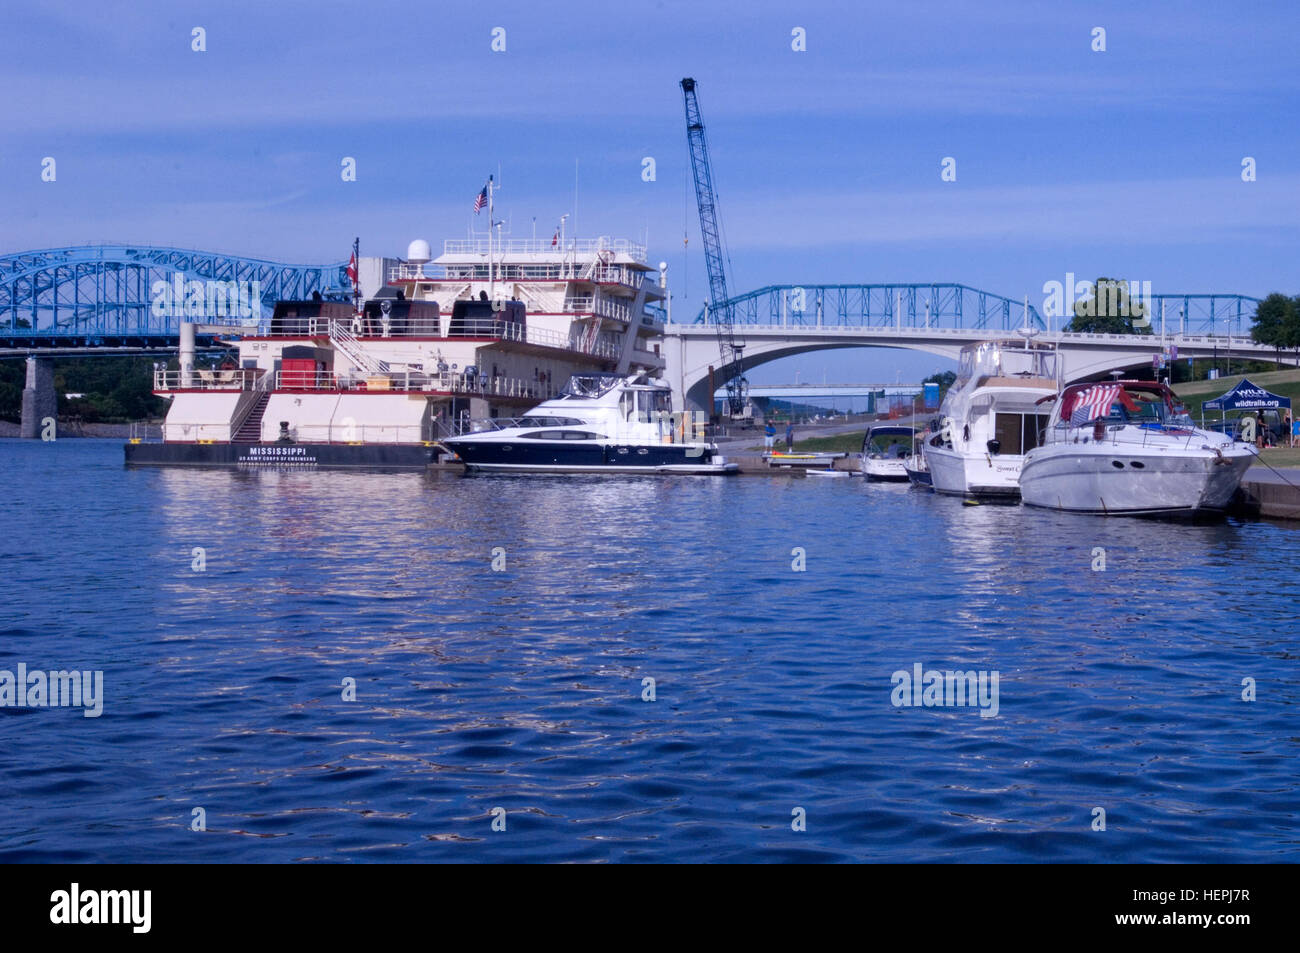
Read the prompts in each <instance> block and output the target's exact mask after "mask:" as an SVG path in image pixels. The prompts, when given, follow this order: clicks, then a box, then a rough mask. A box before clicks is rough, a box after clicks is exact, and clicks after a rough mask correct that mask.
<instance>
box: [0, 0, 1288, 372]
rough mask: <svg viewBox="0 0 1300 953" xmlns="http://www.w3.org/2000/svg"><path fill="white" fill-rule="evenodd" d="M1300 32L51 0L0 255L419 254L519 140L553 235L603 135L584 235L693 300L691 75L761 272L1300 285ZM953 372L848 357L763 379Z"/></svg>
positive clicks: (11, 78)
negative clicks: (645, 264)
mask: <svg viewBox="0 0 1300 953" xmlns="http://www.w3.org/2000/svg"><path fill="white" fill-rule="evenodd" d="M196 26H199V27H203V28H204V29H205V30H206V34H207V35H206V41H207V51H206V52H203V53H196V52H193V51H191V49H190V46H191V30H192V28H193V27H196ZM1098 26H1100V27H1103V28H1104V29H1105V30H1106V46H1107V49H1106V51H1105V52H1104V53H1098V52H1093V50H1092V49H1091V43H1092V30H1093V28H1094V27H1098ZM1297 26H1300V7H1298V6H1297V5H1296V4H1294V3H1289V2H1288V3H1281V2H1279V3H1267V2H1265V3H1252V4H1248V5H1239V4H1233V5H1229V4H1222V3H1217V2H1212V3H1150V4H1143V5H1141V7H1140V8H1139V7H1138V6H1137V5H1134V4H1131V3H1070V2H1060V3H1051V4H1044V3H1024V4H1019V3H1008V4H998V5H996V6H995V8H994V9H985V8H983V5H975V4H970V3H965V2H951V3H948V2H939V3H925V2H917V3H907V4H898V3H888V4H876V3H861V4H829V3H828V4H811V5H810V4H802V3H801V4H794V3H773V2H765V0H755V2H749V3H743V4H722V3H717V4H712V3H705V2H698V0H697V2H677V0H662V2H646V3H638V4H630V5H620V4H610V3H565V2H555V3H550V4H537V3H527V4H525V3H512V2H511V3H496V4H491V5H486V4H478V5H469V4H443V3H425V4H412V3H386V2H379V3H367V4H349V5H342V4H330V3H297V2H260V3H245V2H241V0H234V2H225V3H186V2H180V3H157V4H148V3H146V4H137V5H133V6H132V7H131V8H129V9H122V8H119V7H118V5H115V4H90V3H57V2H56V3H43V4H41V5H39V6H38V5H25V6H22V7H17V8H13V9H11V11H10V12H9V13H8V14H7V15H6V22H5V28H4V30H3V32H0V80H3V82H4V85H5V88H6V89H8V90H10V94H9V95H8V96H6V97H5V98H4V100H3V102H0V123H2V125H0V128H3V129H4V130H5V134H4V136H3V138H0V207H2V208H3V209H4V214H3V215H2V216H0V249H3V250H5V251H18V250H23V249H29V248H40V247H49V246H55V245H63V244H77V243H83V242H88V241H99V240H121V241H132V242H150V243H154V244H175V245H181V246H186V247H195V248H201V249H213V250H225V251H233V252H239V253H243V254H250V255H257V256H265V257H271V258H276V259H280V260H285V261H293V262H320V261H328V260H337V259H341V258H344V257H346V255H347V251H348V248H349V246H350V243H351V239H352V237H353V236H354V235H360V236H361V239H362V246H363V251H364V252H366V253H370V254H390V255H400V254H402V253H403V252H404V250H405V247H406V244H407V242H408V241H410V240H411V239H412V238H416V237H420V238H427V239H429V240H430V241H431V242H432V243H434V245H435V247H437V245H438V243H440V242H441V240H442V239H444V238H449V237H451V238H454V237H461V236H463V235H465V234H466V230H467V228H469V227H470V226H471V224H473V216H472V215H471V214H470V211H469V210H470V204H471V202H472V199H473V196H474V194H475V193H476V191H477V190H478V188H479V187H480V186H481V185H482V182H483V179H484V177H485V176H486V174H487V173H488V172H495V171H496V170H497V168H498V165H499V166H500V168H501V171H502V178H503V191H502V193H501V196H500V202H501V204H500V207H499V211H500V212H502V213H503V215H505V216H507V217H508V218H509V220H510V223H511V228H512V230H513V233H514V234H515V235H516V236H527V235H529V234H531V232H532V227H533V219H534V217H536V228H537V233H538V234H539V235H549V233H550V231H551V229H553V227H554V225H555V223H556V221H558V219H559V216H560V215H562V214H564V213H566V212H567V213H570V214H573V213H574V212H575V195H574V190H575V162H576V164H577V197H576V220H577V227H578V229H579V232H580V233H581V234H582V235H585V236H590V235H596V234H614V235H621V236H626V237H632V238H642V237H645V236H647V235H648V238H649V243H650V246H651V252H650V254H651V256H652V257H653V258H655V259H656V260H657V259H664V260H667V261H668V262H669V264H670V275H671V279H672V281H671V283H672V285H673V288H674V291H675V293H676V295H677V296H678V297H677V301H676V305H675V312H676V314H677V315H678V316H679V317H680V316H681V315H682V314H683V313H684V312H686V311H691V312H694V311H697V310H698V308H699V305H700V304H701V302H702V301H703V298H704V296H705V293H706V284H705V280H704V261H703V257H702V254H701V252H700V242H699V238H698V225H697V222H696V213H695V203H694V197H693V194H690V193H688V191H687V188H688V186H687V176H688V174H689V168H688V158H687V152H686V143H685V122H684V118H683V111H682V101H681V91H680V89H679V88H678V86H677V83H678V81H679V80H680V79H681V77H683V76H687V75H690V76H694V77H695V78H696V79H697V80H698V82H699V93H700V101H701V107H702V111H703V115H704V121H705V124H706V127H707V129H708V134H709V143H710V147H711V149H712V157H713V163H714V172H715V176H716V182H717V186H718V192H719V202H720V206H719V207H720V211H721V215H722V218H723V224H724V229H725V232H726V235H727V239H728V245H729V249H730V255H731V263H732V273H731V275H730V276H729V277H730V282H729V283H730V286H731V288H732V289H733V290H734V291H744V290H749V289H752V288H757V287H760V286H763V285H767V284H773V283H787V282H788V283H814V282H837V281H843V282H856V281H862V282H891V281H895V282H897V281H922V282H929V281H939V282H949V281H951V282H960V283H964V284H968V285H972V286H974V287H978V288H984V289H987V290H990V291H995V292H998V293H1001V294H1005V295H1008V296H1011V297H1017V298H1018V297H1020V296H1022V295H1025V294H1028V295H1031V296H1032V297H1033V298H1034V299H1035V300H1038V299H1040V298H1041V295H1042V291H1041V288H1042V285H1043V283H1044V282H1045V281H1049V280H1063V279H1064V276H1065V273H1066V272H1067V271H1072V272H1074V273H1075V274H1076V275H1078V276H1079V277H1080V278H1085V277H1087V278H1091V277H1096V276H1097V275H1100V274H1105V275H1111V276H1120V277H1125V278H1129V279H1132V280H1149V281H1151V282H1152V287H1153V290H1154V291H1155V292H1156V293H1162V292H1178V291H1186V292H1207V291H1218V292H1237V293H1243V294H1252V295H1258V296H1263V295H1264V294H1267V293H1269V292H1270V291H1274V290H1282V291H1286V292H1288V293H1292V294H1294V293H1297V292H1300V273H1298V272H1300V267H1298V260H1300V259H1298V257H1297V249H1298V248H1300V242H1298V241H1297V239H1298V238H1300V150H1297V139H1298V138H1300V136H1298V134H1297V132H1296V121H1297V118H1300V70H1297V68H1296V66H1295V50H1296V44H1295V38H1296V36H1297V29H1296V28H1297ZM494 27H502V28H504V29H505V31H506V51H505V52H504V53H496V52H493V51H492V50H491V48H490V44H491V40H492V30H493V28H494ZM794 27H802V28H803V29H804V30H805V31H806V35H807V50H806V51H805V52H795V51H793V50H792V49H791V30H792V29H793V28H794ZM45 156H53V157H54V158H55V159H56V161H57V174H58V178H57V181H55V182H53V183H47V182H42V181H41V179H40V163H41V159H42V158H43V157H45ZM343 156H353V157H355V158H356V160H357V168H358V178H357V181H356V182H352V183H345V182H343V181H342V180H341V178H340V175H339V170H340V161H341V159H342V157H343ZM646 156H651V157H653V158H654V159H655V162H656V167H657V168H656V172H657V177H656V180H655V181H654V182H644V181H642V178H641V169H642V159H643V157H646ZM946 156H951V157H953V158H955V159H956V163H957V180H956V181H955V182H943V181H941V180H940V163H941V160H942V159H943V158H944V157H946ZM1245 156H1251V157H1253V158H1254V159H1255V160H1256V163H1257V176H1258V178H1257V181H1255V182H1249V183H1246V182H1242V180H1241V162H1242V159H1243V157H1245ZM481 222H482V219H480V220H479V223H480V224H481ZM571 222H572V219H571ZM684 232H686V233H689V235H690V238H691V241H690V245H689V260H688V259H687V257H686V255H685V254H684V252H683V244H682V238H683V233H684ZM937 366H938V365H936V364H935V359H934V358H930V357H924V356H920V355H913V354H906V353H903V352H890V351H875V350H872V351H845V352H825V353H822V354H818V355H810V356H807V357H804V358H801V359H798V360H792V361H789V362H783V363H781V364H776V365H768V366H767V367H766V368H763V369H760V370H758V371H756V372H754V374H753V375H751V376H752V378H753V379H755V380H759V381H783V380H792V379H793V377H794V373H795V371H796V370H798V371H799V372H800V373H801V374H802V376H803V379H804V380H808V379H810V378H814V379H820V378H821V377H822V376H823V375H825V376H826V377H827V379H828V380H830V381H831V382H835V381H837V380H838V381H850V380H853V381H859V382H861V381H865V380H881V381H883V380H889V381H892V380H893V379H894V378H895V376H896V375H897V373H898V372H899V371H902V372H903V377H904V379H908V378H909V377H915V376H918V375H920V374H924V373H928V372H929V371H931V370H934V369H936V368H937Z"/></svg>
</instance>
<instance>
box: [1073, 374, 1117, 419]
mask: <svg viewBox="0 0 1300 953" xmlns="http://www.w3.org/2000/svg"><path fill="white" fill-rule="evenodd" d="M1123 389H1124V388H1123V387H1121V386H1120V385H1119V384H1097V385H1095V386H1093V387H1089V388H1088V389H1087V390H1085V391H1084V392H1083V393H1081V394H1079V396H1078V397H1076V398H1075V399H1074V409H1073V410H1072V411H1070V423H1071V424H1072V425H1074V426H1078V425H1080V424H1088V423H1091V422H1092V421H1094V420H1096V419H1097V418H1098V417H1105V416H1108V415H1109V414H1110V405H1111V404H1113V403H1115V401H1116V400H1118V399H1119V392H1120V391H1121V390H1123Z"/></svg>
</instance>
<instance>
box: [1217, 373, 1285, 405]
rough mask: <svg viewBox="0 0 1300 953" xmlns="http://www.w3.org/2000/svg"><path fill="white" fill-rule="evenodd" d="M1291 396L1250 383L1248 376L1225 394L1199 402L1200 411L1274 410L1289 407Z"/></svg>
mask: <svg viewBox="0 0 1300 953" xmlns="http://www.w3.org/2000/svg"><path fill="white" fill-rule="evenodd" d="M1290 406H1291V398H1290V397H1283V396H1281V395H1280V394H1274V393H1271V392H1269V391H1266V390H1265V389H1264V388H1262V387H1260V386H1259V385H1258V384H1252V383H1251V382H1250V378H1248V377H1243V378H1242V379H1241V380H1240V381H1239V382H1238V383H1237V386H1236V387H1234V388H1232V390H1230V391H1228V392H1227V393H1226V394H1220V395H1219V396H1218V397H1216V398H1214V399H1213V400H1207V401H1205V402H1204V403H1203V404H1201V411H1202V412H1204V411H1207V410H1269V409H1272V410H1276V409H1279V408H1281V407H1290Z"/></svg>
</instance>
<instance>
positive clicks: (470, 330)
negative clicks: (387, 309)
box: [449, 320, 621, 360]
mask: <svg viewBox="0 0 1300 953" xmlns="http://www.w3.org/2000/svg"><path fill="white" fill-rule="evenodd" d="M454 330H455V332H456V333H455V334H453V335H449V337H450V338H457V337H461V338H491V339H495V340H499V341H518V342H520V343H522V344H536V345H538V346H540V347H553V348H558V349H560V350H565V351H580V352H582V353H583V354H591V355H593V356H595V357H603V358H608V359H610V360H614V359H616V358H617V357H618V356H619V354H620V353H621V348H620V347H619V345H618V344H617V343H615V342H613V341H609V340H607V339H606V340H600V339H598V340H596V341H595V342H594V343H592V344H590V345H588V344H587V343H586V342H585V341H583V340H582V337H581V330H580V329H574V330H571V331H568V332H564V331H556V330H554V329H552V328H540V327H533V326H531V325H527V324H521V323H519V322H517V321H492V320H486V321H458V322H456V324H455V328H454Z"/></svg>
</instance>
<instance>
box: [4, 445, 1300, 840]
mask: <svg viewBox="0 0 1300 953" xmlns="http://www.w3.org/2000/svg"><path fill="white" fill-rule="evenodd" d="M0 463H2V464H3V467H4V472H5V474H6V475H7V477H8V480H7V483H8V487H7V489H8V492H7V493H6V494H5V498H4V502H3V503H0V513H3V522H2V523H0V525H2V526H3V530H4V531H3V534H0V554H3V560H4V562H3V564H4V568H5V572H4V582H3V584H2V585H3V587H4V588H3V597H2V598H0V629H2V630H3V634H4V638H3V641H2V642H0V669H2V670H8V671H11V672H12V671H16V670H17V666H18V665H19V664H20V663H22V664H24V665H26V666H27V668H28V670H37V669H43V670H72V669H77V670H99V671H102V672H103V673H104V674H103V697H102V714H101V715H100V716H99V717H95V718H87V717H84V712H83V710H82V709H76V708H53V707H31V706H29V707H15V706H13V705H11V706H9V707H2V708H0V781H2V782H3V790H4V792H5V793H4V796H3V798H2V799H0V860H7V861H15V860H44V861H110V860H117V861H144V860H156V861H179V862H219V861H294V860H325V861H381V860H382V861H507V860H517V861H542V860H546V861H582V862H585V861H629V860H632V861H636V860H642V861H686V860H699V861H782V860H811V861H847V860H852V861H1053V860H1058V861H1099V862H1100V861H1106V862H1109V861H1269V860H1295V859H1297V857H1300V780H1298V774H1300V772H1297V764H1298V762H1297V753H1298V750H1297V749H1298V745H1300V720H1298V719H1297V701H1298V700H1300V691H1298V685H1300V678H1298V677H1297V664H1296V643H1297V636H1296V625H1295V619H1296V614H1297V612H1296V610H1297V607H1298V605H1297V604H1298V602H1300V600H1298V599H1297V597H1296V588H1295V587H1296V582H1295V572H1294V555H1293V553H1294V548H1295V546H1296V545H1297V543H1300V535H1297V531H1296V529H1294V528H1292V527H1290V526H1287V525H1284V524H1279V523H1270V522H1266V521H1237V520H1228V521H1226V522H1223V523H1218V524H1212V525H1184V524H1174V523H1161V522H1149V521H1140V520H1123V519H1115V520H1106V519H1100V518H1096V517H1087V516H1077V515H1068V514H1055V513H1050V512H1044V511H1037V510H1032V509H1026V508H1023V507H1015V506H1012V507H1008V506H978V507H971V506H963V505H962V502H961V501H960V500H958V499H950V498H943V497H936V496H933V495H928V494H923V493H921V492H918V491H915V490H911V489H910V488H908V487H906V486H901V487H900V486H890V485H874V484H873V485H869V484H866V483H864V482H863V481H861V480H857V479H852V480H819V479H815V478H807V479H790V478H782V477H771V478H769V477H753V478H751V477H736V478H730V479H725V478H672V477H647V478H584V477H512V476H477V477H460V476H453V475H446V474H431V475H425V474H384V473H339V472H310V471H284V472H277V471H260V472H231V471H215V470H214V471H201V470H200V471H186V470H167V469H139V470H127V469H126V468H124V467H123V465H122V449H121V445H120V443H119V442H116V441H101V440H60V441H56V442H54V443H49V444H42V443H36V442H18V441H3V442H0ZM196 549H201V550H202V552H201V553H196ZM1100 550H1104V552H1100ZM494 551H495V554H494ZM1102 559H1104V569H1102V568H1097V567H1100V565H1101V560H1102ZM494 562H495V567H494ZM200 570H201V571H200ZM918 664H919V665H920V666H921V668H922V671H923V672H928V671H930V670H939V671H949V670H952V671H959V672H965V671H972V672H977V673H981V672H982V673H988V676H987V680H986V682H985V687H986V688H987V689H988V690H989V691H990V692H991V691H992V684H993V683H992V675H993V673H996V675H997V677H998V681H997V694H996V713H994V707H993V705H991V704H976V705H970V704H967V705H957V704H948V705H938V704H935V705H926V704H919V705H903V704H895V703H894V702H895V701H901V700H906V701H913V700H919V701H923V700H924V699H923V698H922V696H921V695H920V693H919V690H918V694H917V695H916V696H913V695H911V694H910V692H908V693H905V692H904V691H903V689H902V688H901V687H900V688H899V689H898V690H897V691H896V690H895V682H896V681H900V680H901V676H900V678H899V679H895V677H894V673H896V672H907V673H909V674H910V673H912V672H913V671H914V667H915V666H916V665H918ZM647 679H653V683H651V682H648V681H646V680H647ZM1246 679H1253V685H1254V697H1255V700H1253V701H1246V700H1243V692H1245V691H1246V689H1245V688H1243V680H1246ZM349 684H351V685H354V689H352V690H349V689H348V688H347V687H346V686H348V685H349ZM352 691H354V692H355V699H354V700H345V697H344V696H345V695H351V693H352ZM905 694H906V698H904V695H905ZM651 698H653V700H650V699H651ZM991 698H992V696H991V695H988V696H986V697H985V701H989V700H991ZM941 700H943V699H941ZM947 700H948V701H952V700H953V699H952V697H951V696H947ZM1098 808H1100V809H1102V810H1103V811H1104V823H1105V829H1104V830H1101V829H1094V828H1098V827H1099V826H1100V823H1101V821H1102V819H1103V815H1101V814H1099V813H1098V812H1097V810H1096V809H1098ZM195 828H202V829H197V830H196V829H195ZM495 828H504V829H495ZM796 828H801V829H796Z"/></svg>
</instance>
